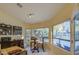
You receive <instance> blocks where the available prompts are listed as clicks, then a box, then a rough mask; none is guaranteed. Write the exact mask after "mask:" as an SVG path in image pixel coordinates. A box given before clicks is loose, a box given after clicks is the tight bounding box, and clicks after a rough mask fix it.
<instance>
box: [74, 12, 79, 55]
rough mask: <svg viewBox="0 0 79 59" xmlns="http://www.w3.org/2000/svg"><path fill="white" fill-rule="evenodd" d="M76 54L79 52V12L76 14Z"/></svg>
mask: <svg viewBox="0 0 79 59" xmlns="http://www.w3.org/2000/svg"><path fill="white" fill-rule="evenodd" d="M74 19H75V20H74V21H75V54H79V13H78V14H77V15H76V16H75V18H74Z"/></svg>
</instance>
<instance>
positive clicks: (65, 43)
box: [53, 21, 70, 51]
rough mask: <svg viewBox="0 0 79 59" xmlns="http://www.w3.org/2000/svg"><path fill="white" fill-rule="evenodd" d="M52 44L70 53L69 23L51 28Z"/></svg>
mask: <svg viewBox="0 0 79 59" xmlns="http://www.w3.org/2000/svg"><path fill="white" fill-rule="evenodd" d="M53 43H54V45H56V46H59V47H61V48H63V49H65V50H67V51H70V21H66V22H64V23H61V24H58V25H55V26H54V27H53Z"/></svg>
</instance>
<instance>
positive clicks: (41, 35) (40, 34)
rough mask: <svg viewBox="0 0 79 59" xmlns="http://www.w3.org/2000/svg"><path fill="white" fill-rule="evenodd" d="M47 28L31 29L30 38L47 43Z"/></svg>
mask: <svg viewBox="0 0 79 59" xmlns="http://www.w3.org/2000/svg"><path fill="white" fill-rule="evenodd" d="M48 33H49V29H48V28H39V29H32V36H35V37H37V38H38V39H39V40H40V41H42V39H43V40H44V42H48Z"/></svg>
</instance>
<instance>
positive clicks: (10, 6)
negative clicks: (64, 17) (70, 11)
mask: <svg viewBox="0 0 79 59" xmlns="http://www.w3.org/2000/svg"><path fill="white" fill-rule="evenodd" d="M21 5H22V7H21V8H20V7H18V6H17V4H16V3H0V9H2V10H3V11H5V12H7V13H8V14H10V15H12V16H14V17H16V18H17V19H19V20H23V21H24V22H26V23H38V22H42V21H46V20H50V19H51V18H52V17H54V16H55V15H56V14H57V12H58V11H59V10H61V8H63V7H64V5H65V4H62V3H21ZM29 14H32V15H31V17H29Z"/></svg>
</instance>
